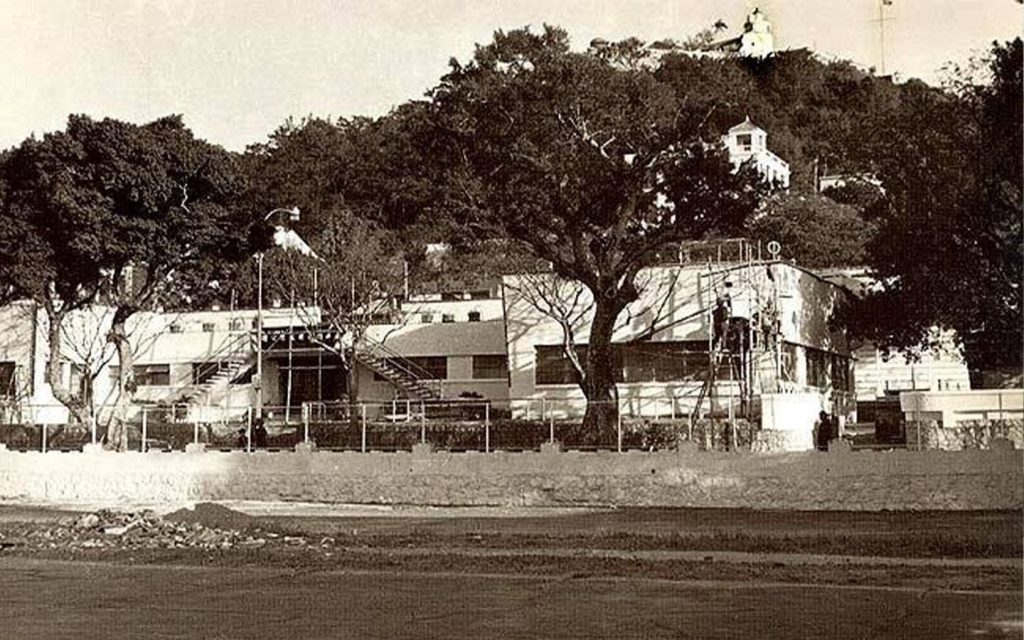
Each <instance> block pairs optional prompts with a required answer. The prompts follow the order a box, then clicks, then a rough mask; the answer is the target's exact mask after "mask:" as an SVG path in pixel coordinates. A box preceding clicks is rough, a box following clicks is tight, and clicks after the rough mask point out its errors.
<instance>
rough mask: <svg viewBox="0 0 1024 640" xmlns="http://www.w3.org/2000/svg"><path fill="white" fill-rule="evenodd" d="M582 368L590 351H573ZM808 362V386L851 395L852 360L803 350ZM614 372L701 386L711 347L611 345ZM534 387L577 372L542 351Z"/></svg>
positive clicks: (787, 373) (556, 349) (792, 354)
mask: <svg viewBox="0 0 1024 640" xmlns="http://www.w3.org/2000/svg"><path fill="white" fill-rule="evenodd" d="M575 350H576V355H577V359H578V361H579V363H580V364H581V365H583V366H585V363H586V360H587V346H586V345H578V346H576V347H575ZM804 353H805V357H806V362H807V384H808V386H812V387H818V388H822V389H824V388H827V387H829V385H831V386H832V388H833V389H837V390H846V391H852V390H853V378H852V376H851V375H850V359H849V358H847V357H844V356H840V355H837V354H833V353H830V352H828V351H822V350H820V349H813V348H810V347H807V348H805V350H804ZM612 358H613V362H612V367H613V369H614V371H615V373H616V381H617V382H679V381H684V380H703V379H704V377H705V376H706V375H707V370H708V366H709V362H708V352H707V343H706V342H704V341H689V342H646V343H635V344H615V345H612ZM795 360H796V345H793V344H789V343H785V344H784V345H783V352H782V378H783V379H784V380H794V379H795V377H796V376H795V371H794V366H793V365H794V362H795ZM731 373H732V372H731V371H728V370H726V368H724V367H723V368H722V370H720V371H719V373H718V377H719V379H721V380H729V379H731ZM535 376H536V377H535V382H536V384H539V385H543V384H576V382H577V380H576V371H575V367H574V366H573V364H572V361H571V360H569V358H567V357H566V356H565V352H564V350H563V348H562V346H561V345H559V346H538V347H537V365H536V369H535Z"/></svg>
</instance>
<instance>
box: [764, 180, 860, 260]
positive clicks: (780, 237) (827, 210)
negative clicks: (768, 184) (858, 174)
mask: <svg viewBox="0 0 1024 640" xmlns="http://www.w3.org/2000/svg"><path fill="white" fill-rule="evenodd" d="M749 232H750V236H751V238H753V239H754V240H758V241H762V242H770V241H772V240H775V241H777V242H779V243H780V244H781V245H782V252H781V257H782V258H784V259H789V260H795V261H796V263H797V264H799V265H801V266H804V267H809V268H825V267H861V266H864V265H865V264H866V260H867V245H868V243H869V242H870V241H871V239H872V238H873V237H874V234H875V227H874V225H873V224H872V223H870V222H867V221H866V220H864V218H863V216H862V213H861V209H858V208H857V207H855V206H853V205H850V204H843V203H839V202H836V201H834V200H832V199H831V198H827V197H825V196H822V195H817V194H806V195H800V194H780V195H777V196H773V197H772V198H770V199H768V200H767V201H766V202H765V203H764V205H763V206H762V210H761V211H760V212H759V214H758V216H757V217H756V218H754V220H753V221H752V222H751V224H750V231H749Z"/></svg>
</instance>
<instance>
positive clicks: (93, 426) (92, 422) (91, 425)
mask: <svg viewBox="0 0 1024 640" xmlns="http://www.w3.org/2000/svg"><path fill="white" fill-rule="evenodd" d="M89 429H90V430H91V431H92V444H94V445H95V444H96V416H89Z"/></svg>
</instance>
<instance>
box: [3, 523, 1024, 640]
mask: <svg viewBox="0 0 1024 640" xmlns="http://www.w3.org/2000/svg"><path fill="white" fill-rule="evenodd" d="M274 513H276V514H277V515H275V516H272V517H266V516H263V517H258V518H256V519H254V520H252V522H251V523H250V524H249V525H248V526H252V527H258V532H259V533H254V534H252V535H266V536H270V535H275V536H280V537H279V538H276V539H278V540H284V539H285V537H286V536H287V538H288V539H289V540H293V541H295V544H277V545H268V546H266V547H263V548H258V549H252V548H247V549H241V548H232V549H219V548H216V549H197V548H147V549H142V548H135V549H130V550H129V549H118V548H95V549H94V548H89V549H71V550H66V549H65V550H63V551H62V550H60V549H49V548H47V547H46V545H42V546H39V547H38V548H31V549H30V548H28V547H8V548H7V549H6V550H4V551H2V552H0V593H3V599H4V606H3V607H2V608H0V636H2V637H3V638H15V639H20V638H32V639H35V638H76V639H81V638H84V639H91V638H190V639H194V638H825V637H827V638H872V639H873V638H900V639H906V638H929V639H932V638H965V637H966V638H974V637H977V638H1000V637H1007V638H1019V637H1020V636H1021V633H1022V630H1024V627H1022V624H1021V611H1022V608H1024V601H1022V596H1021V573H1020V562H1019V560H1020V555H1021V552H1020V549H1021V518H1020V515H1021V514H1019V513H1013V512H984V513H982V512H977V513H952V514H937V513H932V514H929V513H904V514H844V513H796V512H752V511H726V510H645V509H638V510H616V511H606V512H594V511H586V512H582V511H581V512H566V511H564V510H562V511H559V512H552V514H551V515H550V516H545V515H544V514H542V513H537V512H531V513H530V514H529V515H528V517H515V514H511V513H503V514H500V515H495V514H486V515H481V514H480V513H479V512H477V513H475V514H472V513H471V514H470V515H471V517H458V514H457V513H451V512H450V511H446V512H445V513H444V514H443V515H441V514H436V515H438V517H431V512H430V511H424V510H418V511H415V512H410V513H405V514H403V513H395V512H389V513H387V514H386V515H382V514H380V513H375V512H373V511H368V512H367V513H365V514H363V516H364V517H312V518H310V517H294V516H291V515H282V514H287V510H286V509H285V510H283V511H281V510H277V511H274ZM365 516H369V517H365ZM61 517H66V516H62V515H60V514H52V513H48V512H31V511H23V512H21V513H20V515H19V512H17V511H16V510H14V511H12V510H10V509H7V510H4V509H2V508H0V532H7V533H8V534H10V533H11V532H12V531H22V532H23V531H24V529H23V527H24V526H26V523H25V521H26V520H32V521H33V522H36V523H38V524H39V525H40V526H42V525H45V524H47V523H52V522H55V521H59V519H60V518H61ZM18 527H22V529H18ZM272 531H273V532H277V533H274V534H272V533H270V532H272Z"/></svg>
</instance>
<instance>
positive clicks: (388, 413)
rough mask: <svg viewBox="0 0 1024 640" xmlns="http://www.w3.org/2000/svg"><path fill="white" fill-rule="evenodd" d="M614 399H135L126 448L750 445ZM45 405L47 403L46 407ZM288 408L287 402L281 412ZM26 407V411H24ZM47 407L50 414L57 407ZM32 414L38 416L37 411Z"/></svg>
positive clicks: (42, 442)
mask: <svg viewBox="0 0 1024 640" xmlns="http://www.w3.org/2000/svg"><path fill="white" fill-rule="evenodd" d="M637 406H638V405H636V404H633V405H630V404H628V403H626V402H621V403H619V406H618V409H619V410H618V411H614V410H610V411H602V409H603V408H608V409H611V407H602V405H601V404H600V403H593V411H594V412H595V413H603V414H604V418H603V419H597V418H592V419H590V420H586V419H585V417H584V416H585V410H586V404H585V402H584V401H583V400H564V401H559V400H549V399H543V400H541V399H536V398H530V399H522V400H512V401H506V402H502V403H500V404H498V403H492V402H489V401H486V400H423V401H421V400H394V401H390V402H359V403H355V404H349V403H345V402H332V403H326V402H311V403H305V404H302V405H301V406H300V407H289V408H286V407H283V406H282V407H278V406H265V407H264V413H263V416H264V417H263V418H262V419H258V418H257V417H256V416H255V414H254V412H253V410H252V409H251V408H249V407H246V408H236V409H233V410H231V411H227V410H220V411H212V410H211V409H210V408H209V407H206V408H203V410H202V411H197V410H196V407H193V406H189V405H172V406H166V407H160V406H157V407H150V406H142V407H134V408H133V409H134V410H133V411H132V412H131V413H129V414H128V415H127V418H126V420H125V426H126V431H127V440H128V448H129V449H130V450H134V451H181V450H185V449H186V447H188V445H190V444H192V445H197V444H198V445H204V446H205V448H207V449H214V450H226V451H232V450H241V451H254V450H260V449H263V450H270V451H282V450H289V449H293V448H294V447H295V446H296V445H298V444H300V443H311V444H315V446H316V447H317V448H318V449H328V450H339V451H364V452H366V451H407V450H411V449H412V448H413V447H414V446H416V445H430V446H431V447H433V448H434V449H439V450H449V451H481V452H491V451H530V450H538V449H540V448H541V446H542V445H544V444H545V443H548V444H554V443H558V444H559V445H561V446H562V447H563V448H566V449H578V450H583V451H587V450H612V451H628V450H645V451H652V450H665V449H674V448H676V447H677V446H678V444H679V442H681V441H691V442H694V443H696V445H697V447H698V448H699V449H705V450H736V449H749V448H750V444H751V441H752V439H753V437H754V432H755V431H756V425H755V424H753V423H751V422H750V421H747V420H742V419H733V420H729V419H727V417H726V416H725V415H724V414H723V416H722V417H721V418H714V419H711V418H703V419H700V420H695V421H693V422H691V421H690V419H689V418H690V417H689V415H688V414H687V413H685V412H684V411H681V410H680V409H681V408H680V407H679V406H676V405H674V404H672V405H671V406H670V404H668V403H663V404H662V407H663V408H662V411H661V412H652V411H650V410H649V409H648V410H647V411H646V412H643V413H642V412H639V411H636V410H635V409H636V407H637ZM48 409H52V408H48ZM286 409H288V410H286ZM30 413H31V412H30ZM50 413H51V414H54V415H56V412H55V411H51V412H50ZM32 415H39V412H36V413H34V414H32ZM106 429H107V425H102V424H98V425H96V426H95V428H93V426H92V425H87V424H75V423H73V422H66V421H65V422H53V421H52V420H51V421H21V422H12V423H8V424H0V444H5V445H6V446H7V448H8V449H10V450H21V451H44V452H45V451H54V450H60V451H77V450H80V449H82V447H83V446H84V445H87V444H90V443H97V442H102V441H103V436H104V434H105V433H106Z"/></svg>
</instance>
